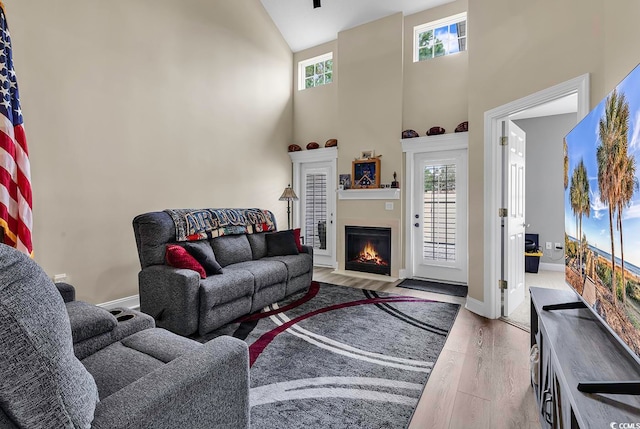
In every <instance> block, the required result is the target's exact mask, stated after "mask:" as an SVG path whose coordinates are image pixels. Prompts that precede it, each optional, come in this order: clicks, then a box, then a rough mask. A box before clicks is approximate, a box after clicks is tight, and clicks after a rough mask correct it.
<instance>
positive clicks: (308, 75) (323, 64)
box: [298, 52, 333, 90]
mask: <svg viewBox="0 0 640 429" xmlns="http://www.w3.org/2000/svg"><path fill="white" fill-rule="evenodd" d="M331 82H333V52H329V53H328V54H324V55H320V56H318V57H314V58H309V59H308V60H304V61H300V62H299V63H298V90H303V89H307V88H313V87H316V86H321V85H326V84H328V83H331Z"/></svg>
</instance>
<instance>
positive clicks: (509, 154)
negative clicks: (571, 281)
mask: <svg viewBox="0 0 640 429" xmlns="http://www.w3.org/2000/svg"><path fill="white" fill-rule="evenodd" d="M503 136H507V140H508V142H507V145H506V146H505V148H506V149H505V152H504V156H503V159H504V163H503V164H504V170H503V173H504V174H503V179H504V180H503V192H502V204H503V205H502V207H504V208H506V209H507V215H506V217H504V216H503V219H502V222H503V231H504V232H503V246H502V249H503V258H502V278H503V279H504V280H506V282H507V285H506V287H505V288H503V289H502V294H503V295H502V298H503V304H504V305H503V308H502V315H503V316H508V315H510V314H511V313H512V312H513V310H515V309H516V308H517V307H518V306H519V305H520V304H522V302H523V301H524V295H525V282H524V278H525V277H524V236H525V227H526V224H525V154H526V152H525V149H526V135H525V132H524V131H523V130H522V129H520V128H519V127H518V126H517V125H515V124H514V123H513V122H511V121H505V122H504V133H503Z"/></svg>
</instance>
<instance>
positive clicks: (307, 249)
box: [302, 244, 313, 260]
mask: <svg viewBox="0 0 640 429" xmlns="http://www.w3.org/2000/svg"><path fill="white" fill-rule="evenodd" d="M302 253H308V254H309V255H311V260H313V247H311V246H307V245H306V244H303V245H302Z"/></svg>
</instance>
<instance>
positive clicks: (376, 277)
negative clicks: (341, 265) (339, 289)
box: [331, 270, 398, 283]
mask: <svg viewBox="0 0 640 429" xmlns="http://www.w3.org/2000/svg"><path fill="white" fill-rule="evenodd" d="M331 274H340V275H341V276H348V277H356V278H359V279H367V280H380V281H383V282H389V283H393V282H395V281H397V280H398V279H397V278H395V277H391V276H384V275H382V274H370V273H361V272H360V271H351V270H334V271H332V272H331Z"/></svg>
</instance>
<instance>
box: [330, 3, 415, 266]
mask: <svg viewBox="0 0 640 429" xmlns="http://www.w3.org/2000/svg"><path fill="white" fill-rule="evenodd" d="M402 29H403V18H402V14H399V13H398V14H395V15H391V16H389V17H386V18H383V19H380V20H377V21H374V22H372V23H369V24H366V25H362V26H359V27H356V28H353V29H351V30H347V31H343V32H341V33H339V34H338V61H339V64H340V78H339V79H340V81H339V83H338V112H339V121H338V130H339V131H338V136H339V137H338V138H339V143H338V154H339V155H338V174H341V173H351V166H352V161H353V160H354V158H358V157H359V156H360V153H361V152H362V151H363V150H368V149H373V150H375V153H376V155H382V158H381V164H380V170H381V171H380V172H381V176H380V177H381V182H382V183H391V181H392V180H393V172H394V171H396V172H397V173H398V176H399V178H400V180H401V177H402V151H401V149H400V143H399V136H400V132H401V131H402V130H401V126H402ZM399 203H400V202H399V201H398V200H395V206H394V209H393V210H391V211H387V210H385V207H384V204H385V202H384V201H383V200H366V201H363V200H338V206H337V207H338V210H337V212H338V226H337V239H336V243H337V250H338V251H337V259H338V264H339V265H338V268H340V269H344V227H345V225H346V222H347V221H348V222H350V224H353V223H355V222H358V223H359V225H371V226H377V225H375V224H370V223H369V222H372V221H374V222H380V221H393V222H392V223H397V225H396V228H395V231H394V229H392V240H393V243H392V249H391V250H392V252H393V253H395V254H396V255H397V254H398V251H400V249H401V248H402V247H401V246H402V233H401V229H400V228H399V225H400V222H399V220H400V218H401V213H402V210H401V209H402V208H401V206H400V204H399ZM393 234H395V237H394V236H393ZM391 262H392V263H391V275H392V276H394V277H395V276H397V275H398V270H399V269H400V268H402V267H400V266H399V265H400V264H399V262H400V259H399V258H398V259H397V263H396V264H394V261H393V260H392V261H391Z"/></svg>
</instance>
